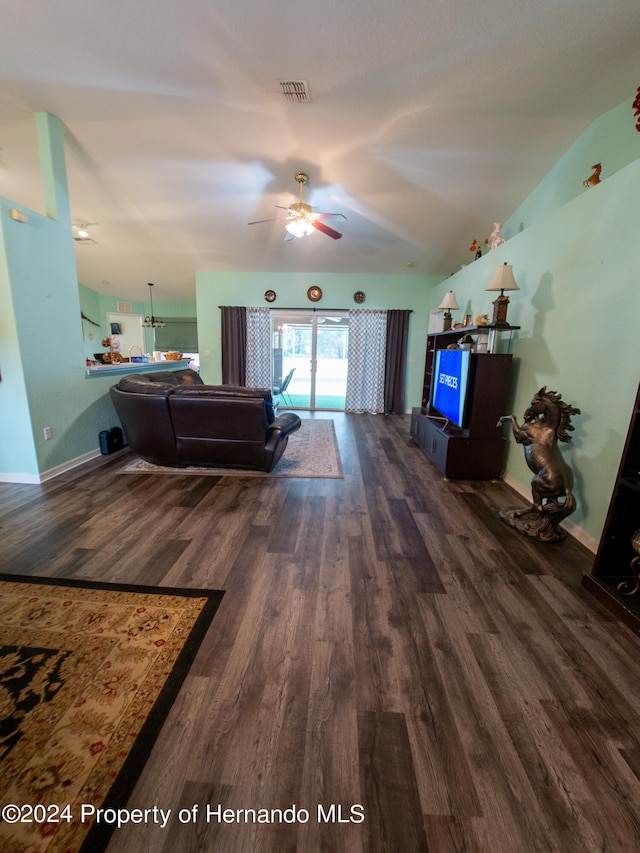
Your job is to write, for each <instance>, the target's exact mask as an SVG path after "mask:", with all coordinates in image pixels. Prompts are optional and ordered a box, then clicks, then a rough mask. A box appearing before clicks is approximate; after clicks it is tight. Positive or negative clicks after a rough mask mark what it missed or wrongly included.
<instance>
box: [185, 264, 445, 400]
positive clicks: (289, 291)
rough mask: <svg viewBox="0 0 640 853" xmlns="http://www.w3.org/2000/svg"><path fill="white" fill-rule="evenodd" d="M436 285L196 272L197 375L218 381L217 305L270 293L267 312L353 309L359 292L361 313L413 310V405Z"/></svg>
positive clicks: (385, 278) (375, 278)
mask: <svg viewBox="0 0 640 853" xmlns="http://www.w3.org/2000/svg"><path fill="white" fill-rule="evenodd" d="M440 281H442V276H432V277H425V276H415V275H395V276H393V275H357V274H348V275H347V274H344V275H334V274H333V273H331V274H329V273H313V274H311V273H250V272H199V273H198V274H197V276H196V304H197V309H198V349H199V353H200V372H201V375H202V377H203V379H204V380H205V382H210V383H216V382H220V381H221V378H222V367H221V361H220V309H219V306H220V305H246V306H252V307H255V306H260V305H262V306H265V305H267V303H266V302H265V301H264V293H265V291H266V290H274V291H275V292H276V294H277V299H276V301H275V302H273V303H271V305H270V306H269V307H271V308H280V307H282V308H308V309H312V308H316V309H317V310H319V311H322V310H323V309H326V310H328V309H347V308H357V307H359V306H357V305H356V304H355V303H354V301H353V294H354V293H355V292H356V291H357V290H363V291H364V292H365V294H366V302H365V304H364V305H363V306H362V307H364V308H403V309H411V310H412V311H413V314H412V315H411V319H410V321H409V342H408V353H407V361H408V363H407V390H406V400H405V407H407V408H410V407H411V406H418V405H420V400H421V397H422V377H423V373H424V356H425V349H426V334H427V324H428V310H429V305H430V304H431V303H432V297H431V290H432V288H433V287H434V286H435V285H436V284H437V283H438V282H440ZM312 285H317V286H319V287H320V288H321V289H322V294H323V295H322V299H321V301H320V302H317V303H313V302H310V301H309V300H308V299H307V290H308V288H309V287H311V286H312ZM207 353H209V354H208V355H207Z"/></svg>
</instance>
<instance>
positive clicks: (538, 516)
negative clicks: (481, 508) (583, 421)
mask: <svg viewBox="0 0 640 853" xmlns="http://www.w3.org/2000/svg"><path fill="white" fill-rule="evenodd" d="M579 414H580V409H576V408H574V407H573V406H569V405H567V403H564V402H563V401H562V395H561V394H556V392H555V391H547V388H546V386H545V387H544V388H541V389H540V390H539V391H538V393H537V394H535V396H534V397H533V399H532V400H531V403H530V404H529V407H528V408H527V410H526V412H525V413H524V419H523V422H522V425H520V424H518V422H517V420H516V419H515V417H514V416H513V415H503V416H502V417H501V418H500V420H499V421H498V423H497V424H496V426H497V427H498V428H500V427H502V424H503V423H504V422H505V421H510V422H511V426H512V429H513V437H514V438H515V440H516V441H517V442H518V444H522V445H524V456H525V460H526V463H527V465H528V466H529V468H530V469H531V471H533V473H534V477H533V479H532V480H531V492H532V495H533V502H532V504H531V506H529V507H527V508H526V509H508V510H502V511H501V512H500V513H499V517H500V518H501V520H502V521H504V523H505V524H508V525H509V527H513V528H515V529H516V530H518V531H519V532H520V533H523V534H525V535H526V536H529V537H531V538H532V539H538V540H539V541H541V542H561V541H562V540H563V539H564V537H565V533H564V531H563V530H562V529H561V528H560V526H559V525H560V522H562V521H563V520H564V519H565V518H567V516H569V515H571V513H573V512H575V510H576V501H575V497H574V495H573V472H572V470H571V468H570V467H569V466H568V465H567V463H566V462H565V461H564V459H563V458H562V454H561V453H560V451H559V449H558V441H564V442H567V443H568V442H570V441H571V436H570V435H569V434H568V431H569V430H573V426H572V425H571V416H572V415H579Z"/></svg>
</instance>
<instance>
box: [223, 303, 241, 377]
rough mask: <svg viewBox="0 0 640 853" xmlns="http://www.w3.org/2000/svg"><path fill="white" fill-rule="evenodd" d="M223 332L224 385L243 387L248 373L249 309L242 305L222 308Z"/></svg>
mask: <svg viewBox="0 0 640 853" xmlns="http://www.w3.org/2000/svg"><path fill="white" fill-rule="evenodd" d="M220 313H221V325H222V328H221V332H222V340H221V344H222V384H223V385H236V386H238V387H239V386H242V385H244V383H245V378H246V373H247V309H246V308H244V307H243V306H241V305H224V306H222V307H221V308H220Z"/></svg>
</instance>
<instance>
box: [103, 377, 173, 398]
mask: <svg viewBox="0 0 640 853" xmlns="http://www.w3.org/2000/svg"><path fill="white" fill-rule="evenodd" d="M116 387H117V388H118V390H120V391H129V392H131V393H133V394H155V395H156V396H161V397H168V396H169V394H173V392H174V390H175V388H176V386H175V384H174V383H173V382H166V381H165V382H152V381H150V380H149V379H148V377H147V376H145V374H144V373H139V374H138V373H129V374H127V375H126V376H123V377H122V379H121V380H120V381H119V382H118V384H117V386H116Z"/></svg>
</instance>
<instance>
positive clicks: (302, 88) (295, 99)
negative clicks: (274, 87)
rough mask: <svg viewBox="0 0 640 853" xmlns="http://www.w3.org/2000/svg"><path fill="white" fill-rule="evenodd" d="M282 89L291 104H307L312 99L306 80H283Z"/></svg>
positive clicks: (283, 94)
mask: <svg viewBox="0 0 640 853" xmlns="http://www.w3.org/2000/svg"><path fill="white" fill-rule="evenodd" d="M280 91H281V92H282V97H283V98H284V99H285V101H288V102H289V103H291V104H306V103H309V101H310V100H311V95H310V93H309V84H308V83H307V81H306V80H281V81H280Z"/></svg>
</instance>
